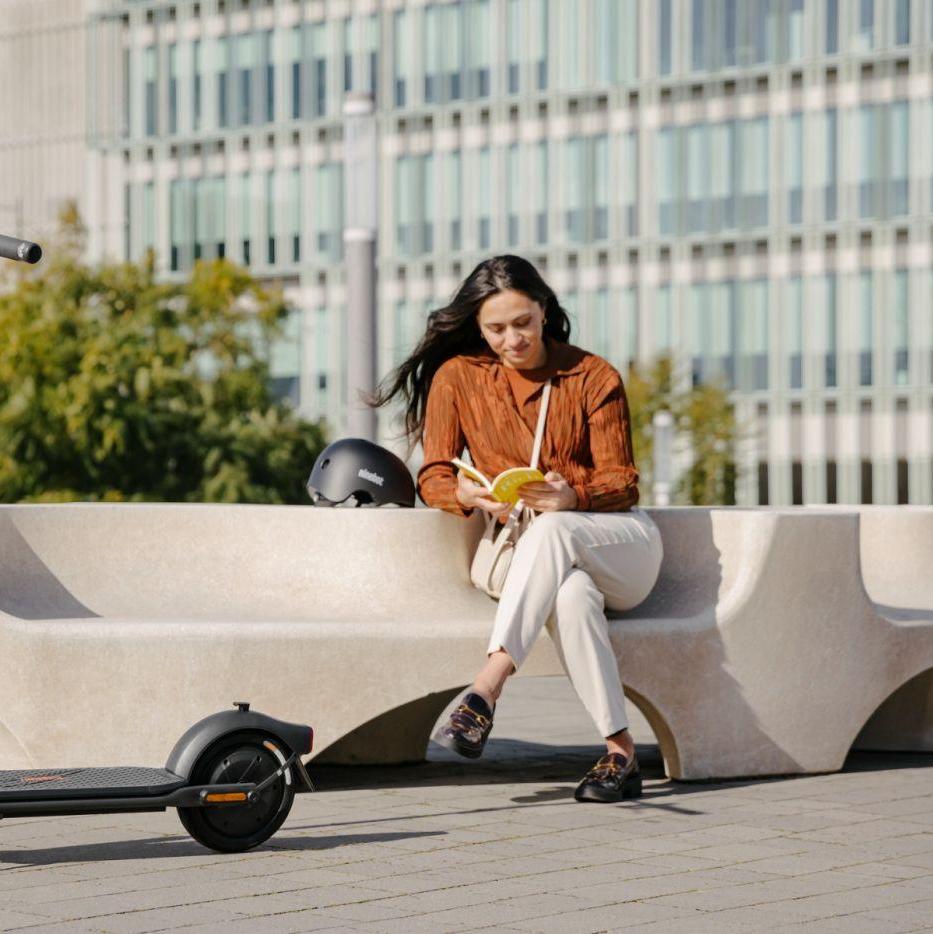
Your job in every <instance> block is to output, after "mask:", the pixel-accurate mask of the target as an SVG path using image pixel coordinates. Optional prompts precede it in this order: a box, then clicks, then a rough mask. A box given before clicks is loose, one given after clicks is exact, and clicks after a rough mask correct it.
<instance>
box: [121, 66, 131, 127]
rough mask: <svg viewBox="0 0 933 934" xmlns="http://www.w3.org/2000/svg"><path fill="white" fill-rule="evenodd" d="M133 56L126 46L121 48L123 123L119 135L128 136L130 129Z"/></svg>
mask: <svg viewBox="0 0 933 934" xmlns="http://www.w3.org/2000/svg"><path fill="white" fill-rule="evenodd" d="M132 69H133V56H132V54H131V52H130V50H129V49H128V48H125V49H124V50H123V117H122V119H123V125H122V126H121V127H120V135H121V136H129V135H130V131H131V129H132V126H131V122H130V116H131V114H132V111H133V106H132V105H133V70H132Z"/></svg>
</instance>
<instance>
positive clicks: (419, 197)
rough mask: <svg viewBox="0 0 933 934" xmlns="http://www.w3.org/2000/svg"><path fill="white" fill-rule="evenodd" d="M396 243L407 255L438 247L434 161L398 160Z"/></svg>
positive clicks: (428, 158)
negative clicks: (435, 224) (435, 236)
mask: <svg viewBox="0 0 933 934" xmlns="http://www.w3.org/2000/svg"><path fill="white" fill-rule="evenodd" d="M395 217H396V244H397V248H398V251H399V253H401V254H402V255H404V256H418V255H420V254H422V253H430V252H431V251H432V250H433V249H434V223H433V221H434V160H433V156H431V155H421V156H410V155H409V156H400V157H399V158H398V159H397V160H396V162H395Z"/></svg>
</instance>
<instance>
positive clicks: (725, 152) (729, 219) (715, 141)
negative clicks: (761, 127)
mask: <svg viewBox="0 0 933 934" xmlns="http://www.w3.org/2000/svg"><path fill="white" fill-rule="evenodd" d="M735 138H736V125H735V121H732V120H730V121H728V122H726V123H718V124H713V126H711V127H710V160H709V162H710V197H711V203H710V208H709V216H710V221H711V224H710V230H711V231H713V232H715V231H719V230H732V229H733V228H735V226H736V210H735V187H736V186H735V166H736V159H735Z"/></svg>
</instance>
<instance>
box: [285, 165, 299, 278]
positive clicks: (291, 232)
mask: <svg viewBox="0 0 933 934" xmlns="http://www.w3.org/2000/svg"><path fill="white" fill-rule="evenodd" d="M288 189H289V190H288V203H287V205H286V207H287V210H288V238H289V240H290V241H291V261H292V262H293V263H299V262H301V217H302V204H301V197H302V192H301V167H300V166H297V165H296V166H293V167H292V168H291V170H290V171H289V173H288Z"/></svg>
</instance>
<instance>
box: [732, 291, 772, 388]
mask: <svg viewBox="0 0 933 934" xmlns="http://www.w3.org/2000/svg"><path fill="white" fill-rule="evenodd" d="M739 294H740V300H739V305H738V311H737V314H736V324H737V331H738V335H737V336H738V345H739V387H740V388H741V389H743V390H745V391H746V392H759V391H761V390H764V389H767V388H768V282H767V280H766V279H756V280H754V281H753V282H743V283H742V284H741V286H740V292H739Z"/></svg>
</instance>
